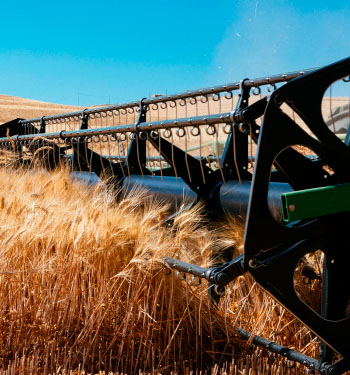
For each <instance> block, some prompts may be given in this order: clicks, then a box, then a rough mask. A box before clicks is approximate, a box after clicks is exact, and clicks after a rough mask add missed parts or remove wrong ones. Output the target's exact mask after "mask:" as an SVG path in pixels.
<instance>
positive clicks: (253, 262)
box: [249, 259, 258, 268]
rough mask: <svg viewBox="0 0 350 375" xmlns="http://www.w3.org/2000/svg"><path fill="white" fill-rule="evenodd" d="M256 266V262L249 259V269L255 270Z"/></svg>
mask: <svg viewBox="0 0 350 375" xmlns="http://www.w3.org/2000/svg"><path fill="white" fill-rule="evenodd" d="M257 265H258V261H257V260H256V259H250V261H249V267H251V268H255V267H256V266H257Z"/></svg>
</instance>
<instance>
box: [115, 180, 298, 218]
mask: <svg viewBox="0 0 350 375" xmlns="http://www.w3.org/2000/svg"><path fill="white" fill-rule="evenodd" d="M137 187H140V188H144V189H146V191H148V193H149V194H151V195H154V196H156V197H158V198H160V199H164V200H165V201H167V202H169V203H170V204H171V208H172V209H173V210H174V211H175V210H178V209H179V207H180V206H181V205H182V204H184V203H191V202H192V203H193V202H196V201H197V194H196V193H195V192H193V191H192V190H191V189H190V188H189V187H188V186H187V185H186V183H185V182H184V181H183V180H182V179H181V178H176V177H168V176H164V177H160V176H144V177H142V176H139V175H132V176H130V177H127V178H125V179H124V181H123V186H122V188H123V190H124V191H125V192H126V193H127V192H130V191H132V190H133V189H135V188H137ZM250 188H251V182H249V181H242V183H239V182H238V181H227V182H226V183H225V184H222V185H221V187H220V188H219V192H217V191H216V193H218V194H215V195H216V196H218V197H219V198H218V200H217V204H218V206H221V207H222V209H223V210H224V212H227V213H230V214H232V215H235V216H237V215H245V214H246V212H247V209H248V202H249V195H250ZM289 191H292V188H291V187H290V185H288V184H286V183H277V182H271V183H270V187H269V199H268V206H269V208H270V211H271V215H272V216H273V217H274V218H275V219H276V221H278V222H282V221H283V220H282V207H281V194H282V193H285V192H289ZM218 208H219V207H218Z"/></svg>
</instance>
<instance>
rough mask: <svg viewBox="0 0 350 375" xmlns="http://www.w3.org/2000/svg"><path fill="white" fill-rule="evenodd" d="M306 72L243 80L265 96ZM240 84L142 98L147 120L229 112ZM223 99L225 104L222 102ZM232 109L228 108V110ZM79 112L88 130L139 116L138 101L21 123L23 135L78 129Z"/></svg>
mask: <svg viewBox="0 0 350 375" xmlns="http://www.w3.org/2000/svg"><path fill="white" fill-rule="evenodd" d="M305 72H306V71H298V72H292V73H286V74H280V75H275V76H271V77H263V78H257V79H253V80H246V83H245V84H246V85H247V86H248V87H251V88H252V94H253V95H261V94H262V90H261V86H266V87H267V90H266V91H267V93H268V92H271V91H272V90H274V89H275V88H276V84H277V83H281V82H287V81H289V80H291V79H293V78H296V77H298V76H300V75H303V74H305ZM239 87H240V83H239V82H236V83H229V84H225V85H220V86H215V87H208V88H203V89H199V90H194V91H187V92H183V93H180V94H174V95H161V96H156V97H153V98H150V99H145V100H144V104H145V105H146V106H147V111H148V116H149V120H150V121H161V120H167V119H171V118H178V117H188V116H198V115H200V114H203V115H204V114H211V113H220V112H222V111H227V110H232V109H233V106H234V103H233V97H234V95H233V91H235V90H238V89H239ZM223 100H224V102H222V101H223ZM230 107H231V108H230ZM82 112H84V114H85V115H87V116H88V119H89V126H90V127H91V128H98V127H106V126H111V125H114V126H118V125H122V124H128V123H135V122H136V119H137V116H138V113H139V102H130V103H125V104H115V105H109V106H103V107H97V108H96V107H95V108H87V109H85V110H83V111H81V112H80V111H76V112H71V113H65V114H61V115H51V116H45V117H41V118H34V119H28V120H22V121H21V123H22V125H23V126H24V127H26V134H31V131H32V130H33V127H35V128H37V129H38V130H39V129H40V128H42V125H43V124H44V125H45V126H44V127H45V129H46V130H47V131H49V132H56V131H59V130H67V129H68V130H77V129H78V128H79V122H80V120H81V116H82Z"/></svg>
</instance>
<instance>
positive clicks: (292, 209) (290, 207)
mask: <svg viewBox="0 0 350 375" xmlns="http://www.w3.org/2000/svg"><path fill="white" fill-rule="evenodd" d="M288 209H289V211H290V212H293V211H295V205H294V204H290V205H289V206H288Z"/></svg>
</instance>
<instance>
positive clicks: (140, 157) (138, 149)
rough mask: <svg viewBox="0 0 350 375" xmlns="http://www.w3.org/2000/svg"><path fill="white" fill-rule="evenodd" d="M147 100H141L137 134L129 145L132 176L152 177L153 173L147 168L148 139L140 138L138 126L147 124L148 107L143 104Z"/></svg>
mask: <svg viewBox="0 0 350 375" xmlns="http://www.w3.org/2000/svg"><path fill="white" fill-rule="evenodd" d="M144 100H146V98H142V99H141V100H140V105H139V111H140V112H139V116H138V118H137V121H136V123H135V133H134V135H133V138H132V140H131V142H130V145H129V150H128V156H127V165H128V167H129V170H130V172H131V173H132V174H141V175H150V174H151V172H150V171H149V170H148V169H147V168H146V140H147V139H146V138H145V139H141V138H140V137H139V132H138V125H139V124H141V123H142V122H146V117H147V105H145V104H144V103H143V102H144Z"/></svg>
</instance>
